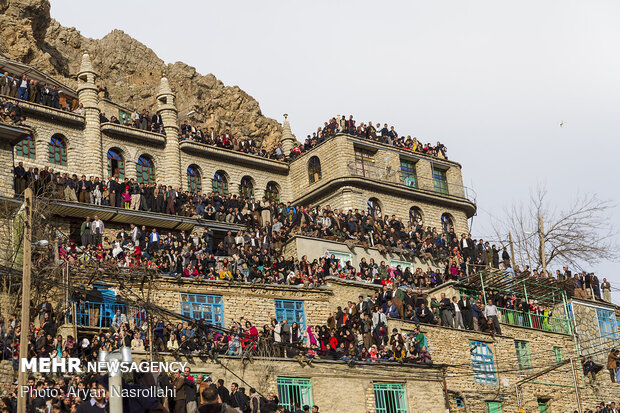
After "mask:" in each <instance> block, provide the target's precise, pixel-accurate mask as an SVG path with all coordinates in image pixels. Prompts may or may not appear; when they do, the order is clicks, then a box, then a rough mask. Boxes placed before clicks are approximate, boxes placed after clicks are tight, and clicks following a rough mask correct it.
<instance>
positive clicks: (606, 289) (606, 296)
mask: <svg viewBox="0 0 620 413" xmlns="http://www.w3.org/2000/svg"><path fill="white" fill-rule="evenodd" d="M601 290H603V300H605V301H607V302H608V303H611V284H609V281H607V278H603V282H602V283H601Z"/></svg>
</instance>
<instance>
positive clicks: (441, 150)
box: [290, 115, 448, 159]
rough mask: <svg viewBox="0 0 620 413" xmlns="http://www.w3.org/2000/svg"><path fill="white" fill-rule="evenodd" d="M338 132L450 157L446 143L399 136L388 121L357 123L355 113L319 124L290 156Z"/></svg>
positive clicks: (441, 156)
mask: <svg viewBox="0 0 620 413" xmlns="http://www.w3.org/2000/svg"><path fill="white" fill-rule="evenodd" d="M337 133H346V134H348V135H352V136H356V137H358V138H363V139H368V140H372V141H375V142H379V143H383V144H386V145H393V146H396V147H399V148H401V149H405V150H408V151H412V152H418V153H422V154H425V155H430V156H435V157H438V158H442V159H448V156H447V153H448V150H447V149H446V147H445V145H443V144H442V143H440V142H439V141H438V142H437V144H436V145H434V146H433V145H432V144H431V143H425V144H423V143H422V142H420V141H418V139H417V138H416V137H413V138H412V137H411V135H407V136H406V137H405V136H404V135H402V136H398V133H397V132H396V130H395V129H394V126H390V127H388V124H387V123H384V124H383V127H382V126H381V124H380V123H377V124H376V126H375V124H373V122H372V121H369V122H368V123H364V122H361V123H359V124H357V123H356V121H355V120H354V119H353V115H350V116H349V119H347V118H346V116H344V115H342V116H340V115H338V116H335V117H333V118H331V119H330V120H329V121H328V122H324V124H323V126H319V127H318V128H317V130H316V132H313V133H312V135H308V136H307V137H306V140H305V141H304V143H303V145H298V146H297V147H296V149H293V153H291V155H290V157H292V159H294V158H295V157H296V156H299V155H300V154H301V153H304V152H306V151H308V150H310V149H312V148H314V147H315V146H318V145H320V144H321V143H323V142H324V141H325V140H326V139H329V138H330V137H332V136H334V135H336V134H337Z"/></svg>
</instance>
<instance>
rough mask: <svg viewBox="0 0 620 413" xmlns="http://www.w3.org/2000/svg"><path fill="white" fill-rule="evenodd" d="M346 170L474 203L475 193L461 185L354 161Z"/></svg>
mask: <svg viewBox="0 0 620 413" xmlns="http://www.w3.org/2000/svg"><path fill="white" fill-rule="evenodd" d="M347 170H348V172H349V174H350V175H352V176H360V177H364V178H367V179H372V180H376V181H381V182H390V183H392V184H396V185H399V186H402V187H404V188H408V189H410V190H413V191H422V192H426V193H430V194H434V195H439V196H442V197H447V198H456V199H459V200H464V201H469V202H471V203H472V204H475V203H476V192H475V191H474V190H472V189H471V188H468V187H466V186H463V185H455V184H451V183H448V182H445V181H437V180H435V179H432V178H422V177H417V176H415V175H405V174H403V173H402V171H400V170H395V169H393V168H392V167H390V166H388V167H387V168H378V167H377V166H376V165H375V164H374V163H359V162H356V161H352V162H349V163H348V164H347Z"/></svg>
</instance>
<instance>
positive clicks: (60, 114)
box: [0, 95, 85, 126]
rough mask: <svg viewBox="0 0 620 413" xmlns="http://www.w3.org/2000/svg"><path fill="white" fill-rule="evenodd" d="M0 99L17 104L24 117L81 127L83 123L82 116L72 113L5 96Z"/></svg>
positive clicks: (0, 96)
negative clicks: (29, 116) (30, 116)
mask: <svg viewBox="0 0 620 413" xmlns="http://www.w3.org/2000/svg"><path fill="white" fill-rule="evenodd" d="M0 98H6V100H7V101H10V102H13V103H17V102H19V106H20V107H21V108H22V111H23V112H24V115H26V118H28V114H30V115H34V116H35V117H39V118H45V119H46V120H50V121H55V122H61V123H66V124H71V125H79V126H83V125H84V123H85V119H84V116H82V115H78V114H76V113H73V112H68V111H65V110H60V109H56V108H52V107H49V106H45V105H39V104H38V103H32V102H28V101H25V100H20V99H15V98H12V97H9V96H6V95H0Z"/></svg>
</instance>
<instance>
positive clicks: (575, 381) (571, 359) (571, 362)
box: [570, 357, 583, 413]
mask: <svg viewBox="0 0 620 413" xmlns="http://www.w3.org/2000/svg"><path fill="white" fill-rule="evenodd" d="M570 366H571V369H572V371H573V383H574V384H575V395H576V396H577V410H578V411H579V413H583V412H582V410H581V398H580V397H579V387H578V386H577V376H576V375H575V360H574V359H573V358H572V357H571V358H570Z"/></svg>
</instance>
